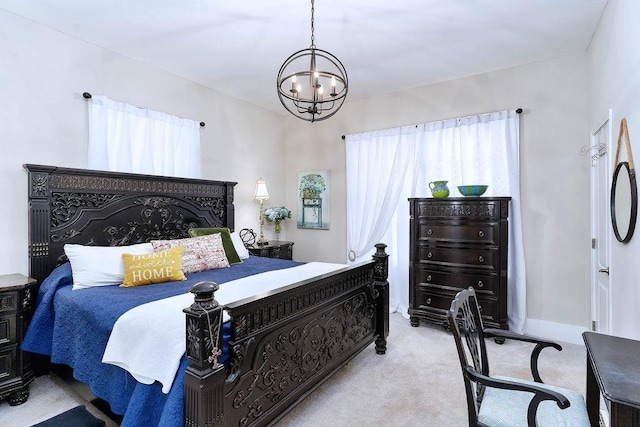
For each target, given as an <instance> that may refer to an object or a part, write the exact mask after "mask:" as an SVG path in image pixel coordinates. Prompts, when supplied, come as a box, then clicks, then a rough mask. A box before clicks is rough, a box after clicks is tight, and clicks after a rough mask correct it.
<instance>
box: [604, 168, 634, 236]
mask: <svg viewBox="0 0 640 427" xmlns="http://www.w3.org/2000/svg"><path fill="white" fill-rule="evenodd" d="M637 214H638V190H637V188H636V174H635V170H633V169H629V163H628V162H620V163H618V166H616V170H615V172H614V173H613V182H612V184H611V223H612V225H613V232H614V233H615V235H616V239H618V241H619V242H622V243H627V242H628V241H629V240H631V236H633V230H634V229H635V228H636V216H637Z"/></svg>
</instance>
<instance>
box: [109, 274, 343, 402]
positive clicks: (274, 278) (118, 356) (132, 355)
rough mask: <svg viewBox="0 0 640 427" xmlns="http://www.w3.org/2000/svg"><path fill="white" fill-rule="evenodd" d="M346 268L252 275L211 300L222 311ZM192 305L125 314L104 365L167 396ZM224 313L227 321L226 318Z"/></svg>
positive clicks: (179, 301)
mask: <svg viewBox="0 0 640 427" xmlns="http://www.w3.org/2000/svg"><path fill="white" fill-rule="evenodd" d="M344 267H346V266H345V265H344V264H331V263H323V262H311V263H308V264H303V265H299V266H296V267H292V268H286V269H283V270H275V271H268V272H266V273H260V274H255V275H253V276H249V277H245V278H242V279H238V280H232V281H230V282H226V283H222V284H221V285H220V289H219V290H218V291H216V293H215V299H216V301H218V303H220V305H221V306H224V305H226V304H230V303H232V302H235V301H239V300H241V299H244V298H249V297H252V296H254V295H259V294H261V293H264V292H268V291H270V290H273V289H277V288H281V287H283V286H287V285H291V284H293V283H296V282H299V281H301V280H305V279H310V278H313V277H316V276H320V275H322V274H326V273H330V272H333V271H336V270H339V269H341V268H344ZM152 286H153V285H152ZM192 303H193V295H192V294H191V293H187V294H183V295H176V296H174V297H170V298H165V299H162V300H158V301H153V302H149V303H147V304H143V305H140V306H138V307H135V308H132V309H131V310H129V311H127V312H126V313H124V314H123V315H122V316H120V318H118V320H117V321H116V323H115V324H114V325H113V331H111V335H110V337H109V341H108V342H107V348H106V349H105V351H104V355H103V356H102V362H104V363H109V364H112V365H116V366H119V367H121V368H122V369H125V370H127V371H128V372H129V373H130V374H131V375H132V376H133V377H134V378H135V379H136V380H138V381H139V382H141V383H143V384H152V383H153V382H154V381H159V382H160V383H161V384H162V392H163V393H169V390H170V389H171V384H173V380H174V379H175V376H176V373H177V370H178V366H179V365H180V359H181V358H182V356H183V355H184V352H185V349H186V337H185V328H186V317H185V314H184V313H183V312H182V310H183V309H184V308H185V307H188V306H190V305H191V304H192ZM224 314H225V316H226V317H225V319H224V320H225V321H226V320H228V316H227V315H226V312H225V313H224Z"/></svg>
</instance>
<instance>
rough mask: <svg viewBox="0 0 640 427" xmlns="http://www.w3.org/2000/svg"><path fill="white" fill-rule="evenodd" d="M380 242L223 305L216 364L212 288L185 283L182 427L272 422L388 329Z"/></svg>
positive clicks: (217, 321) (217, 314) (380, 343)
mask: <svg viewBox="0 0 640 427" xmlns="http://www.w3.org/2000/svg"><path fill="white" fill-rule="evenodd" d="M385 247H386V245H384V244H377V245H376V248H377V252H376V253H375V254H374V255H373V261H372V262H370V263H367V264H362V265H358V266H353V267H347V268H345V269H342V270H339V271H337V272H335V273H332V274H326V275H323V276H320V277H319V278H316V279H314V280H307V281H303V282H300V283H297V284H295V285H291V286H288V287H286V288H285V289H283V290H279V291H277V292H272V293H270V294H268V295H266V296H261V297H259V298H249V299H245V300H243V301H239V302H237V303H234V304H231V305H229V306H227V307H225V310H226V311H227V313H228V314H229V315H230V317H231V322H232V323H231V341H230V343H229V344H230V350H231V351H232V357H231V363H230V366H229V369H228V372H226V373H225V369H224V366H223V365H221V364H218V363H217V359H216V355H217V354H218V353H217V352H218V349H217V347H218V344H219V343H222V328H221V319H222V307H220V306H219V305H218V304H217V302H216V301H215V299H214V292H215V290H217V285H215V284H213V283H211V282H204V283H200V284H198V285H196V286H194V289H192V292H194V293H195V302H194V303H193V305H191V307H189V308H187V309H185V310H184V311H185V313H186V316H187V331H186V334H187V359H188V361H189V367H188V368H187V372H186V376H185V381H184V391H185V425H186V426H262V425H268V424H270V423H273V422H275V421H277V420H278V419H280V418H281V417H282V416H283V415H284V414H286V413H287V411H289V410H290V409H291V408H292V407H293V406H294V405H295V404H296V403H298V402H299V401H300V400H301V399H302V398H304V397H305V396H306V395H307V394H309V393H310V392H311V391H312V390H314V389H315V388H316V387H318V386H319V385H320V384H322V383H323V382H324V381H325V380H326V379H327V378H329V377H330V376H331V375H332V374H333V373H334V372H336V371H337V370H338V369H339V368H340V367H341V366H343V365H345V364H346V363H348V362H349V360H351V359H352V358H353V357H354V356H355V355H357V354H358V353H359V352H360V351H362V350H363V349H364V348H366V347H367V346H368V345H369V344H371V343H372V342H375V348H376V352H377V353H378V354H384V353H385V351H386V344H387V342H386V338H387V336H388V334H389V315H388V313H389V288H388V286H389V284H388V282H387V271H388V270H387V257H388V255H387V254H386V253H385ZM212 356H213V357H212Z"/></svg>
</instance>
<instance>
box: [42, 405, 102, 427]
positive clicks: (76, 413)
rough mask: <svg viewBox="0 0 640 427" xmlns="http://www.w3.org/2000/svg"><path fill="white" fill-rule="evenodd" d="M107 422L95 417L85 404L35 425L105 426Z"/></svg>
mask: <svg viewBox="0 0 640 427" xmlns="http://www.w3.org/2000/svg"><path fill="white" fill-rule="evenodd" d="M104 425H105V422H104V421H103V420H101V419H98V418H96V417H94V416H93V415H92V414H91V413H89V411H87V408H86V407H85V406H76V407H75V408H71V409H69V410H68V411H65V412H63V413H61V414H58V415H56V416H55V417H52V418H49V419H48V420H45V421H43V422H41V423H38V424H34V425H33V427H69V426H73V427H104Z"/></svg>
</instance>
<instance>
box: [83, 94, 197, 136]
mask: <svg viewBox="0 0 640 427" xmlns="http://www.w3.org/2000/svg"><path fill="white" fill-rule="evenodd" d="M82 97H83V98H84V99H91V94H90V93H89V92H83V93H82ZM204 126H205V122H200V127H201V128H203V127H204Z"/></svg>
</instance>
